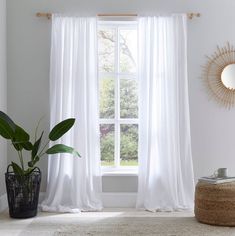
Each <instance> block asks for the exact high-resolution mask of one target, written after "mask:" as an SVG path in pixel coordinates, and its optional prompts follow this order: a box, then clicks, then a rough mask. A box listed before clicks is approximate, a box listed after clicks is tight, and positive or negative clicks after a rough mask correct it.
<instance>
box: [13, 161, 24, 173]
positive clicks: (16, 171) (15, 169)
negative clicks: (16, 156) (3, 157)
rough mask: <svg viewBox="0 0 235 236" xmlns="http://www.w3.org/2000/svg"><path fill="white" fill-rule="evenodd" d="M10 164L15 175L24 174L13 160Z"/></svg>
mask: <svg viewBox="0 0 235 236" xmlns="http://www.w3.org/2000/svg"><path fill="white" fill-rule="evenodd" d="M11 166H12V168H13V171H14V173H15V174H16V175H21V176H23V175H24V170H23V169H22V168H21V167H20V166H18V165H17V164H16V163H15V162H13V161H12V162H11Z"/></svg>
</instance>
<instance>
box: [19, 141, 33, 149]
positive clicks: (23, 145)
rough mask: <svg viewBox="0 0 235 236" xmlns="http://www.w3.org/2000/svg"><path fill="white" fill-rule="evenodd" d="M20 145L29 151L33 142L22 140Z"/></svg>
mask: <svg viewBox="0 0 235 236" xmlns="http://www.w3.org/2000/svg"><path fill="white" fill-rule="evenodd" d="M21 145H22V147H23V148H24V149H25V150H27V151H31V150H32V149H33V144H32V143H31V142H24V143H21Z"/></svg>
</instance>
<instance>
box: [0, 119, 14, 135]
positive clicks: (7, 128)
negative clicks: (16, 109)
mask: <svg viewBox="0 0 235 236" xmlns="http://www.w3.org/2000/svg"><path fill="white" fill-rule="evenodd" d="M14 132H15V130H14V129H13V128H12V127H11V125H9V123H8V122H7V121H6V120H4V119H2V118H1V117H0V135H1V136H2V137H3V138H5V139H12V137H13V136H14Z"/></svg>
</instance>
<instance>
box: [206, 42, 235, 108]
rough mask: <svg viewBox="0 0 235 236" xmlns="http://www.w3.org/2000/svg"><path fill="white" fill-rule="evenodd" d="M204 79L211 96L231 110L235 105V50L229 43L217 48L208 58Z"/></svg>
mask: <svg viewBox="0 0 235 236" xmlns="http://www.w3.org/2000/svg"><path fill="white" fill-rule="evenodd" d="M207 59H208V60H207V63H206V65H205V66H204V67H203V78H204V81H205V83H206V86H207V88H208V91H209V93H210V95H211V96H213V97H214V98H215V99H216V100H217V102H219V103H220V104H222V105H224V106H226V107H227V108H231V107H232V106H234V105H235V48H234V47H233V46H232V45H231V44H229V43H227V45H225V46H224V47H219V46H217V50H216V51H215V53H214V54H213V55H212V56H207Z"/></svg>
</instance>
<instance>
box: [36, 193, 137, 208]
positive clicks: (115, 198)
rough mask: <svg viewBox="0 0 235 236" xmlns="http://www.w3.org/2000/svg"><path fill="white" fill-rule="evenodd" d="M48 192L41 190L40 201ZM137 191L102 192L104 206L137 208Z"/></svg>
mask: <svg viewBox="0 0 235 236" xmlns="http://www.w3.org/2000/svg"><path fill="white" fill-rule="evenodd" d="M45 195H46V193H45V192H41V193H40V195H39V203H41V202H42V200H43V199H44V198H45ZM136 196H137V193H108V192H107V193H102V195H101V197H102V201H103V206H104V207H110V208H133V207H134V208H135V205H136Z"/></svg>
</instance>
